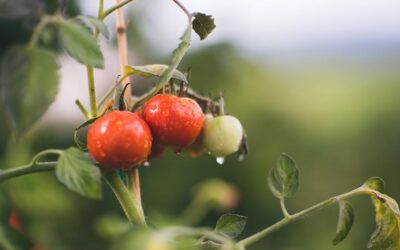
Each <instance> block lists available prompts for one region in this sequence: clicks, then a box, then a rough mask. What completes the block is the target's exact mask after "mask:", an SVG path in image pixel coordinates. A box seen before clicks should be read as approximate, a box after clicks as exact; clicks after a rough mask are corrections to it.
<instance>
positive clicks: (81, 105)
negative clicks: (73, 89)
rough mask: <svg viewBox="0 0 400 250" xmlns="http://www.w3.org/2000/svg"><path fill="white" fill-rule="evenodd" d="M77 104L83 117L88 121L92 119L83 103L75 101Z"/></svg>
mask: <svg viewBox="0 0 400 250" xmlns="http://www.w3.org/2000/svg"><path fill="white" fill-rule="evenodd" d="M75 104H76V106H78V108H79V110H80V111H81V113H82V114H83V116H84V117H85V118H86V120H89V119H90V114H89V112H88V111H87V110H86V108H85V106H83V104H82V103H81V101H79V100H78V99H76V100H75Z"/></svg>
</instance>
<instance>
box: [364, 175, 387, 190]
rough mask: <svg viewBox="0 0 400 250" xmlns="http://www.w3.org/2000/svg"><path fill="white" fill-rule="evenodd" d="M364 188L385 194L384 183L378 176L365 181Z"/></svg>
mask: <svg viewBox="0 0 400 250" xmlns="http://www.w3.org/2000/svg"><path fill="white" fill-rule="evenodd" d="M363 186H364V187H367V188H370V189H373V190H376V191H378V192H380V193H384V192H385V182H384V181H383V180H382V179H381V178H380V177H378V176H374V177H371V178H369V179H368V180H366V181H365V182H364V184H363Z"/></svg>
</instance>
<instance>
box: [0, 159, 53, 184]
mask: <svg viewBox="0 0 400 250" xmlns="http://www.w3.org/2000/svg"><path fill="white" fill-rule="evenodd" d="M56 165H57V162H56V161H50V162H41V163H37V164H33V163H30V164H27V165H24V166H20V167H15V168H11V169H8V170H4V171H0V183H1V182H3V181H5V180H8V179H11V178H14V177H18V176H21V175H26V174H33V173H39V172H45V171H52V170H54V168H55V167H56Z"/></svg>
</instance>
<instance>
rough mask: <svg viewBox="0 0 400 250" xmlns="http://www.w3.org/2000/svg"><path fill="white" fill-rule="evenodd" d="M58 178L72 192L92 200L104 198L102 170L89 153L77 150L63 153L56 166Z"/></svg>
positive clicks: (68, 150)
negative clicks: (102, 192)
mask: <svg viewBox="0 0 400 250" xmlns="http://www.w3.org/2000/svg"><path fill="white" fill-rule="evenodd" d="M56 176H57V178H58V180H59V181H60V182H61V183H63V184H64V185H65V186H67V187H68V188H69V189H70V190H72V191H75V192H77V193H79V194H81V195H83V196H86V197H88V198H92V199H100V198H101V197H102V194H101V180H100V178H101V174H100V169H99V168H98V167H96V165H95V164H94V163H93V161H92V160H91V158H90V156H89V155H88V154H87V153H85V152H82V151H80V150H79V149H77V148H73V147H71V148H69V149H67V150H65V151H64V152H63V154H62V155H61V156H60V158H59V160H58V163H57V166H56Z"/></svg>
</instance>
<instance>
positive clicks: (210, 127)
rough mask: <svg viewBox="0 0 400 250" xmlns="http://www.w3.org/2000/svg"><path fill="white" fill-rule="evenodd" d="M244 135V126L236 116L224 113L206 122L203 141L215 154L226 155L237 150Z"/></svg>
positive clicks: (218, 155)
mask: <svg viewBox="0 0 400 250" xmlns="http://www.w3.org/2000/svg"><path fill="white" fill-rule="evenodd" d="M242 137H243V128H242V125H241V124H240V121H239V120H238V119H237V118H236V117H233V116H230V115H223V116H218V117H215V118H212V119H207V120H206V122H205V123H204V129H203V143H204V145H205V146H206V148H207V150H208V151H209V152H210V153H211V154H212V155H214V156H217V157H224V156H227V155H230V154H232V153H234V152H236V151H237V150H238V149H239V145H240V142H241V140H242Z"/></svg>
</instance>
